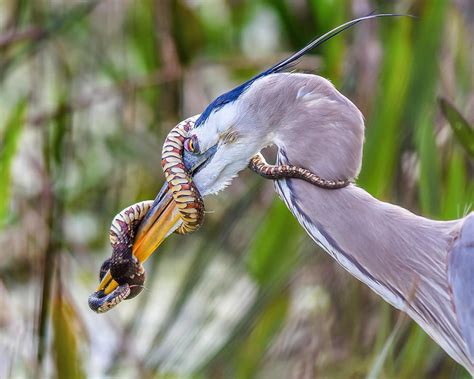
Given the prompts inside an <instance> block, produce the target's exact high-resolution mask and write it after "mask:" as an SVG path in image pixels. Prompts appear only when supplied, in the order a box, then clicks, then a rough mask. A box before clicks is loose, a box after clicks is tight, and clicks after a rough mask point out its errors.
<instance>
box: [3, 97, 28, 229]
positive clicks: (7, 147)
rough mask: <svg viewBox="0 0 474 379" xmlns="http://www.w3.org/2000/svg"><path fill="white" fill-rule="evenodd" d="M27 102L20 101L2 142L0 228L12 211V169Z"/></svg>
mask: <svg viewBox="0 0 474 379" xmlns="http://www.w3.org/2000/svg"><path fill="white" fill-rule="evenodd" d="M26 105H27V102H26V100H20V101H19V102H18V103H17V105H16V106H15V108H13V110H12V111H11V113H10V117H9V119H8V120H7V122H6V124H5V127H4V131H3V136H2V142H0V228H1V227H2V226H3V225H4V224H5V223H6V222H7V221H8V215H9V213H10V212H9V211H10V187H11V179H12V178H11V167H12V163H13V158H14V157H15V153H16V151H17V149H18V142H19V140H20V137H21V134H22V131H23V127H24V124H25V111H26Z"/></svg>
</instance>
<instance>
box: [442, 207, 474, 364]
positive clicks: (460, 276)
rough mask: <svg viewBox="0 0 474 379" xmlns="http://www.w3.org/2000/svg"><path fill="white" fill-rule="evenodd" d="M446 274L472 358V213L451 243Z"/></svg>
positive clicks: (473, 231) (473, 250)
mask: <svg viewBox="0 0 474 379" xmlns="http://www.w3.org/2000/svg"><path fill="white" fill-rule="evenodd" d="M448 274H449V281H450V284H451V288H452V292H453V300H454V306H455V310H456V315H457V318H458V321H459V325H460V327H461V332H462V335H463V337H464V340H465V341H466V344H467V346H468V349H469V353H470V355H471V359H472V360H474V213H471V215H470V216H468V217H467V218H466V219H465V221H464V223H463V225H462V227H461V231H460V233H459V236H458V237H457V239H456V240H455V241H454V243H453V246H452V249H451V255H450V258H449V270H448Z"/></svg>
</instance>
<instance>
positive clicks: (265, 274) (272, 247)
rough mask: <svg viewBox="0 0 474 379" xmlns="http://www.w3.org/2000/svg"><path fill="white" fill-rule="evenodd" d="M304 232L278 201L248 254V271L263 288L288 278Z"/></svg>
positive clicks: (258, 232) (256, 235)
mask: <svg viewBox="0 0 474 379" xmlns="http://www.w3.org/2000/svg"><path fill="white" fill-rule="evenodd" d="M302 233H303V232H302V229H301V227H300V226H299V224H298V223H297V221H296V220H295V218H294V217H293V215H292V214H291V213H290V212H289V211H288V209H287V208H286V206H285V204H284V203H283V202H282V201H281V200H280V199H277V200H276V201H274V202H273V204H272V206H271V208H270V209H269V211H268V214H267V215H266V217H265V219H264V221H263V222H262V224H261V226H260V228H259V229H258V230H257V232H256V233H255V240H254V241H253V243H252V244H251V246H250V249H249V254H248V255H247V262H246V263H247V269H248V271H249V272H250V273H251V275H252V276H253V277H254V279H256V280H257V281H258V282H259V283H260V284H261V285H269V284H270V283H272V282H274V281H275V280H277V278H282V277H285V276H286V275H285V273H287V272H289V271H291V269H292V268H293V266H294V264H295V263H296V261H297V259H296V257H297V250H298V248H297V246H298V239H299V238H300V237H301V235H302Z"/></svg>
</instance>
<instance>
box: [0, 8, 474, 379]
mask: <svg viewBox="0 0 474 379" xmlns="http://www.w3.org/2000/svg"><path fill="white" fill-rule="evenodd" d="M374 9H376V10H381V11H384V12H385V11H386V12H398V13H410V14H413V15H415V16H417V17H418V18H417V19H416V20H413V19H409V18H396V19H382V20H377V21H370V22H366V23H362V24H359V25H357V26H356V27H354V28H352V29H351V30H349V31H347V32H345V33H344V34H342V35H340V36H337V37H336V38H334V39H333V40H331V41H329V42H327V43H326V44H325V45H324V46H322V47H321V48H318V49H316V50H315V51H314V52H312V54H310V55H309V56H308V57H306V58H305V59H303V60H302V62H301V64H300V65H299V66H298V67H297V69H300V70H302V71H307V72H308V71H309V72H314V73H318V74H321V75H323V76H326V77H328V78H329V79H330V80H331V81H333V83H334V84H335V85H336V86H337V87H338V89H340V91H341V92H342V93H344V94H345V95H346V96H347V97H348V98H350V99H351V100H352V101H353V102H354V103H355V104H356V105H358V106H359V107H360V108H361V110H362V111H363V113H364V115H365V117H366V126H367V130H366V144H365V150H364V162H363V170H362V172H361V175H360V178H359V182H358V184H359V185H360V186H361V187H363V188H365V189H366V190H367V191H369V192H370V193H372V194H373V195H375V196H377V197H379V198H381V199H383V200H387V201H392V202H396V203H398V204H401V205H402V206H405V207H406V208H409V209H411V210H413V211H414V212H419V213H422V214H424V215H427V216H430V217H433V218H442V219H446V218H456V217H461V216H463V215H464V214H466V213H467V212H468V211H469V210H470V207H471V206H472V202H473V199H474V183H473V172H474V166H473V161H472V155H473V143H474V142H473V141H474V140H473V120H474V113H473V112H474V75H473V74H474V73H473V72H472V67H474V57H473V55H472V44H473V37H472V36H473V35H474V19H473V18H472V14H474V7H473V5H472V2H470V1H469V0H452V1H448V0H439V1H433V2H430V1H423V0H408V1H400V2H388V1H375V0H373V1H370V0H362V1H360V0H358V1H355V0H354V1H349V0H344V1H334V0H324V1H322V0H305V1H297V2H296V1H295V2H291V1H280V0H261V1H249V0H227V1H223V0H222V1H221V0H199V1H191V0H174V1H171V0H142V1H113V0H109V1H101V2H99V1H86V2H84V1H65V0H63V1H61V0H58V1H54V2H48V1H35V2H32V1H15V0H4V1H3V2H0V10H1V12H0V25H1V33H0V91H1V93H2V103H1V104H0V138H1V140H0V225H1V226H0V228H1V229H0V243H1V244H2V246H5V247H6V248H5V249H2V252H1V254H2V259H0V294H1V298H0V377H3V376H5V377H8V376H10V377H14V378H16V377H34V376H36V377H41V378H43V377H58V378H62V377H67V378H80V377H105V376H110V377H137V376H139V377H144V378H184V377H193V378H203V379H204V378H233V377H235V378H251V377H259V378H267V377H272V378H277V377H281V378H289V377H295V378H299V377H302V373H304V374H305V375H306V376H305V377H308V378H309V377H329V378H361V377H370V378H373V377H380V378H422V377H424V378H467V377H468V376H467V373H466V372H465V371H464V370H463V369H462V368H460V367H459V366H458V365H456V363H454V362H453V361H452V360H451V359H450V358H449V357H448V356H447V355H446V354H445V353H444V352H443V351H442V350H441V349H440V348H439V347H438V346H437V345H436V344H434V343H433V342H432V341H431V339H429V337H427V335H426V334H425V333H424V332H423V331H422V330H421V329H420V328H419V327H418V326H416V324H414V323H413V322H411V321H409V320H407V319H405V318H403V316H402V315H401V314H400V313H399V312H398V311H395V310H393V309H392V308H391V307H389V306H388V305H387V304H385V303H383V301H382V300H380V299H379V298H377V297H376V296H375V295H374V294H372V293H371V292H370V291H369V290H368V289H367V288H366V287H364V286H363V285H361V284H360V283H359V282H357V281H356V280H355V279H354V278H352V277H350V275H348V274H347V273H346V272H344V271H343V270H342V269H340V268H339V267H337V265H336V264H335V263H334V262H333V261H332V260H331V259H330V258H329V257H328V256H327V255H326V254H324V253H323V252H322V251H320V250H319V249H318V248H317V247H316V246H315V245H314V243H313V242H312V241H311V240H310V239H309V238H308V237H307V236H306V235H305V233H304V231H303V230H302V228H301V227H300V226H299V224H298V223H297V222H296V220H294V218H293V217H292V216H291V214H290V212H289V211H288V210H287V209H286V208H285V206H284V204H283V203H282V202H281V201H280V200H279V199H275V195H274V193H273V187H272V184H271V183H269V182H267V181H264V180H263V179H260V178H256V177H255V176H254V175H252V174H251V173H243V174H242V175H241V176H240V177H239V178H238V179H236V180H235V181H234V184H233V185H232V186H231V187H230V188H229V189H228V190H226V191H225V192H223V193H222V194H219V196H217V197H211V198H209V199H206V209H207V210H208V211H209V214H207V215H206V222H205V226H204V227H203V228H202V229H201V230H200V231H199V233H196V234H194V235H192V236H187V237H185V238H183V237H180V236H171V237H170V238H169V239H168V241H167V242H166V243H165V245H164V246H163V247H162V248H160V254H156V256H155V257H153V258H152V259H151V262H150V263H148V264H147V272H148V279H147V291H144V292H145V293H144V294H143V295H141V296H140V297H139V298H137V299H135V300H133V301H130V302H125V304H121V305H120V306H119V307H118V308H117V309H116V310H114V311H113V312H111V313H109V314H106V315H96V314H93V313H92V312H91V311H90V310H89V309H88V306H87V296H88V295H89V293H90V292H91V291H92V290H93V289H94V288H95V286H96V285H97V281H98V278H97V271H98V268H99V266H100V264H101V262H102V261H103V260H104V258H105V257H106V256H107V255H109V254H110V250H109V247H108V242H107V234H108V228H109V225H110V220H111V219H112V218H113V216H114V215H115V214H116V213H117V212H118V211H119V210H120V209H122V208H123V207H125V206H126V205H128V204H131V203H133V202H136V201H139V200H144V199H147V198H153V197H154V196H155V194H156V192H157V191H158V189H159V188H160V187H161V185H162V183H163V177H162V172H161V167H160V151H161V144H162V141H163V138H164V136H165V135H166V134H167V132H168V130H169V129H170V128H171V127H172V126H173V125H174V124H176V123H177V122H178V121H180V120H181V119H184V118H186V117H188V116H190V115H192V114H196V113H199V112H201V111H202V109H203V108H204V107H205V106H206V104H208V103H209V101H210V100H212V98H213V97H215V96H217V95H219V94H220V93H222V92H223V91H225V90H227V89H229V88H231V87H232V86H234V85H236V84H238V83H240V82H241V81H243V80H245V79H247V78H248V77H249V76H250V75H253V74H255V73H257V72H259V71H260V70H262V69H264V68H266V67H269V66H270V65H271V64H273V63H274V62H276V61H278V60H279V59H281V57H282V56H286V55H289V54H290V53H291V52H293V51H295V50H297V49H298V48H301V47H302V46H303V45H304V44H305V43H307V42H308V41H309V40H310V39H312V38H314V37H316V36H318V35H321V34H323V33H324V32H326V31H327V30H328V29H330V28H332V27H334V26H336V25H338V24H340V23H342V22H344V21H346V20H348V19H350V18H354V17H357V16H362V15H365V14H368V13H370V12H371V11H372V10H374ZM437 97H442V98H443V99H444V100H441V102H440V104H438V102H437V101H436V98H437ZM321 217H324V215H321ZM4 374H5V375H4Z"/></svg>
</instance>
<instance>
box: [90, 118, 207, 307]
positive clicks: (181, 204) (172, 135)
mask: <svg viewBox="0 0 474 379" xmlns="http://www.w3.org/2000/svg"><path fill="white" fill-rule="evenodd" d="M193 124H194V118H189V119H187V120H184V121H182V122H180V123H179V124H178V125H176V126H175V127H174V128H173V129H172V130H171V131H170V132H169V134H168V136H167V137H166V140H165V142H164V145H163V152H162V167H163V171H164V173H165V178H166V181H167V183H168V188H169V189H170V191H171V194H172V196H173V200H174V202H175V203H176V206H177V209H178V212H179V214H180V218H181V221H182V222H181V224H180V225H179V226H178V229H177V230H176V232H177V233H179V234H186V233H191V232H194V231H196V230H197V229H199V227H200V226H201V225H202V223H203V220H204V203H203V200H202V197H201V194H200V193H199V190H198V189H197V188H196V186H195V184H194V182H193V180H192V177H191V175H190V173H189V172H188V171H187V169H186V167H185V165H184V163H183V150H184V141H185V140H186V138H187V135H188V131H189V130H190V129H191V127H192V126H193ZM152 205H153V201H143V202H140V203H137V204H134V205H132V206H129V207H127V208H125V209H124V210H122V211H121V212H120V213H119V214H117V216H115V218H114V220H113V221H112V225H111V227H110V232H109V234H110V244H111V246H112V257H111V258H108V259H107V260H105V262H104V263H103V264H102V267H101V269H100V272H99V280H102V279H103V277H104V275H105V274H106V272H107V271H108V270H110V274H111V276H112V278H113V279H114V280H115V281H116V282H117V283H118V287H117V288H115V289H114V290H113V291H112V292H111V293H109V294H105V293H104V291H96V292H94V293H93V294H92V295H90V296H89V307H90V308H91V309H92V310H93V311H95V312H97V313H104V312H107V311H109V310H110V309H112V308H114V307H115V306H116V305H118V304H119V303H120V302H122V301H123V300H125V299H131V298H133V297H135V296H137V295H138V294H139V293H140V292H141V291H142V289H143V284H144V281H145V270H144V269H143V266H142V263H141V262H140V261H139V260H138V259H137V258H136V257H135V256H134V255H133V253H132V246H133V243H134V240H135V235H136V233H137V230H138V227H139V225H140V223H141V221H142V220H143V219H144V218H145V216H146V214H147V212H148V210H149V209H150V208H151V207H152Z"/></svg>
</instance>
